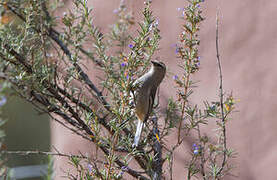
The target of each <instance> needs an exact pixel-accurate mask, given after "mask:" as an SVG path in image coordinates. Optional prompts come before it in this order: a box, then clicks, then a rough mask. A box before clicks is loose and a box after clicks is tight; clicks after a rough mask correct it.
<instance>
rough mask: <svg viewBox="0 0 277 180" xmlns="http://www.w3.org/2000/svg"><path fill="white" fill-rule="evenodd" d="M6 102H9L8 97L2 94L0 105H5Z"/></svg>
mask: <svg viewBox="0 0 277 180" xmlns="http://www.w3.org/2000/svg"><path fill="white" fill-rule="evenodd" d="M6 102H7V98H6V97H5V96H2V97H1V100H0V107H1V106H4V105H5V104H6Z"/></svg>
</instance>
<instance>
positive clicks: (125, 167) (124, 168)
mask: <svg viewBox="0 0 277 180" xmlns="http://www.w3.org/2000/svg"><path fill="white" fill-rule="evenodd" d="M128 170H129V168H128V167H127V166H122V167H121V172H120V173H119V176H122V175H123V174H124V172H125V171H128Z"/></svg>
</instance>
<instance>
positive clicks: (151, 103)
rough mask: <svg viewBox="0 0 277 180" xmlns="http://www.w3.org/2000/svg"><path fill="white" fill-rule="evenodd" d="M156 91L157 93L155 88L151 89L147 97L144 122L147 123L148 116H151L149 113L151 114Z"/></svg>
mask: <svg viewBox="0 0 277 180" xmlns="http://www.w3.org/2000/svg"><path fill="white" fill-rule="evenodd" d="M156 91H157V88H153V89H151V91H150V96H149V108H148V112H147V114H146V115H145V119H144V121H147V119H148V118H149V116H150V114H151V112H152V109H153V105H154V101H155V96H156Z"/></svg>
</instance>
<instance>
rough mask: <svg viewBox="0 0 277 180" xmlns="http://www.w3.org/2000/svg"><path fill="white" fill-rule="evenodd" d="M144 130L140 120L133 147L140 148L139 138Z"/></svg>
mask: <svg viewBox="0 0 277 180" xmlns="http://www.w3.org/2000/svg"><path fill="white" fill-rule="evenodd" d="M142 128H143V122H142V121H140V120H138V124H137V131H136V135H135V139H134V143H133V147H137V146H138V143H139V138H140V135H141V131H142Z"/></svg>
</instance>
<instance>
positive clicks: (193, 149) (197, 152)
mask: <svg viewBox="0 0 277 180" xmlns="http://www.w3.org/2000/svg"><path fill="white" fill-rule="evenodd" d="M192 151H193V154H194V155H197V154H199V146H198V145H197V144H193V145H192Z"/></svg>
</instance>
